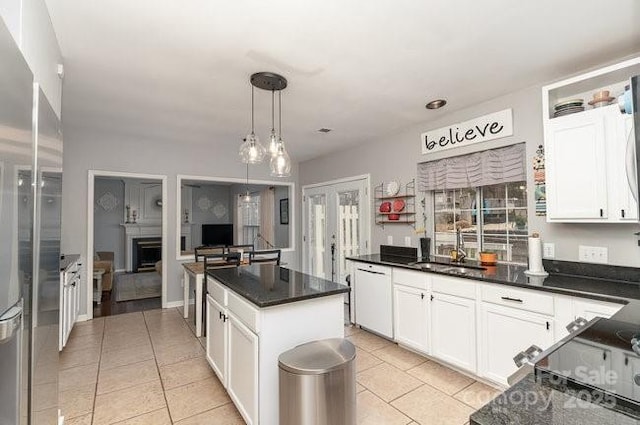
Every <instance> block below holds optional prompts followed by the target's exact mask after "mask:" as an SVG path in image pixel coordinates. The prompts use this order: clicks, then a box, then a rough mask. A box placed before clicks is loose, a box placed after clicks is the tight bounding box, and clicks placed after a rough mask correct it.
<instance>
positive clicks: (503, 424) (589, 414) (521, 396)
mask: <svg viewBox="0 0 640 425" xmlns="http://www.w3.org/2000/svg"><path fill="white" fill-rule="evenodd" d="M469 420H470V422H469V423H470V424H471V425H514V424H517V425H640V420H639V419H637V418H633V417H631V416H627V415H626V414H625V413H622V412H620V411H617V410H614V409H609V408H606V407H604V406H600V405H596V404H593V403H590V402H588V401H587V400H584V399H581V398H578V397H576V394H575V393H574V392H573V391H572V390H570V389H567V390H566V391H558V390H555V389H553V388H550V387H548V386H546V385H542V384H540V383H537V382H536V381H535V378H534V376H533V374H530V375H528V376H527V377H525V378H524V379H522V380H521V381H520V382H518V383H517V384H515V385H513V386H512V387H511V388H509V389H508V390H506V391H505V392H503V393H502V394H500V395H499V396H498V397H497V398H495V399H494V400H493V401H491V402H489V403H488V404H486V405H485V406H484V407H482V408H481V409H480V410H477V411H476V412H474V413H473V414H471V416H470V417H469Z"/></svg>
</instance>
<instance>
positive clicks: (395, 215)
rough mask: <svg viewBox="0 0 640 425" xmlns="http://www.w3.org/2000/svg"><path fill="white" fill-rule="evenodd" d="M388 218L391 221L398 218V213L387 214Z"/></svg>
mask: <svg viewBox="0 0 640 425" xmlns="http://www.w3.org/2000/svg"><path fill="white" fill-rule="evenodd" d="M389 220H392V221H398V220H400V214H389Z"/></svg>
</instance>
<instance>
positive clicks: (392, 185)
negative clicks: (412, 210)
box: [387, 180, 400, 196]
mask: <svg viewBox="0 0 640 425" xmlns="http://www.w3.org/2000/svg"><path fill="white" fill-rule="evenodd" d="M399 190H400V184H399V183H398V182H397V181H395V180H391V181H390V182H389V183H388V184H387V195H389V196H395V195H396V194H397V193H398V191H399Z"/></svg>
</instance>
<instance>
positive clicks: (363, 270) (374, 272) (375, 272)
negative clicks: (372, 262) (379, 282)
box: [358, 269, 386, 276]
mask: <svg viewBox="0 0 640 425" xmlns="http://www.w3.org/2000/svg"><path fill="white" fill-rule="evenodd" d="M358 270H359V271H361V272H367V273H371V274H381V275H385V276H386V273H385V272H379V271H376V270H367V269H358Z"/></svg>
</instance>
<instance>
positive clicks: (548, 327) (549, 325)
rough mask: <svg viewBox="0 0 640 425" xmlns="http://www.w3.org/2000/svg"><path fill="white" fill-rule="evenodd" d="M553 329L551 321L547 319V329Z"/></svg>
mask: <svg viewBox="0 0 640 425" xmlns="http://www.w3.org/2000/svg"><path fill="white" fill-rule="evenodd" d="M549 329H551V323H549V321H547V330H549Z"/></svg>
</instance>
